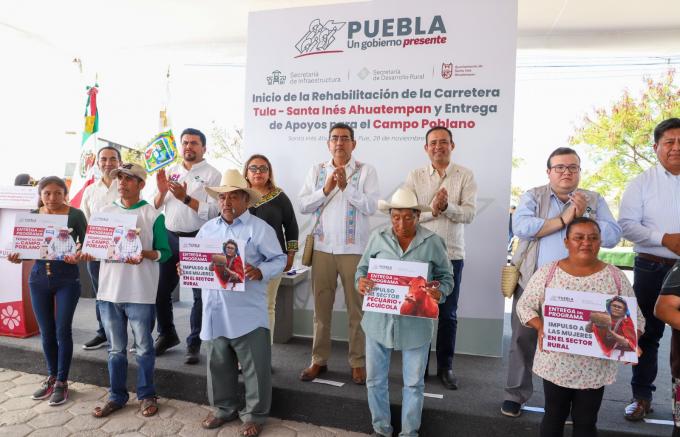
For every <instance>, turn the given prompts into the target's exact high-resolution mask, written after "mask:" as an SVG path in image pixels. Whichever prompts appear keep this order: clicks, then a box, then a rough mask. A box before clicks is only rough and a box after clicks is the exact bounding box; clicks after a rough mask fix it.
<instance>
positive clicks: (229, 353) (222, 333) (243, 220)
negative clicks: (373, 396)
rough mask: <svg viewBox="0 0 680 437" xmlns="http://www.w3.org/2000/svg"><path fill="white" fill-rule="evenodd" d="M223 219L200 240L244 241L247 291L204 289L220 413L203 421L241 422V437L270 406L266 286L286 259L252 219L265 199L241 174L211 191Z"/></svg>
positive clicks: (213, 399) (231, 173) (211, 379)
mask: <svg viewBox="0 0 680 437" xmlns="http://www.w3.org/2000/svg"><path fill="white" fill-rule="evenodd" d="M206 191H207V192H208V194H209V195H210V196H211V197H213V198H216V199H217V201H218V206H219V210H220V216H219V217H217V218H214V219H212V220H210V221H208V222H206V223H205V224H204V225H203V226H201V229H200V230H199V231H198V234H197V235H196V238H203V239H217V240H220V241H227V240H240V241H241V242H243V244H244V245H245V251H244V252H245V253H242V254H241V255H242V256H243V258H244V262H245V269H244V272H245V277H246V282H245V291H243V292H241V291H225V290H224V289H222V290H210V289H203V290H202V301H203V317H202V326H201V340H203V341H207V342H208V353H207V355H208V375H207V377H208V398H209V400H210V404H211V405H213V406H214V407H217V411H216V412H215V413H214V414H213V413H211V414H209V415H208V417H206V418H205V420H203V422H202V424H201V425H202V426H203V427H204V428H206V429H214V428H218V427H220V426H222V425H223V424H225V423H227V422H229V421H232V420H235V419H237V418H239V417H240V418H241V420H242V421H243V426H242V427H241V429H240V431H239V433H240V435H244V436H255V435H258V434H259V433H260V431H261V430H262V427H263V426H264V422H265V421H266V419H267V416H268V415H269V409H270V406H271V393H272V386H271V345H270V334H269V315H268V310H267V283H268V282H269V280H270V279H271V278H274V277H276V276H277V275H280V274H281V272H283V268H284V266H285V265H286V261H287V255H286V254H284V253H283V251H282V250H281V246H280V245H279V240H278V239H277V238H276V232H274V229H273V228H272V227H271V226H269V225H268V224H267V223H266V222H265V221H263V220H261V219H259V218H257V217H255V216H253V215H251V214H250V213H249V212H248V207H249V206H252V205H253V204H255V203H256V202H257V201H258V200H259V198H260V195H259V194H258V193H257V192H256V191H254V190H251V189H250V188H248V185H247V183H246V180H245V179H244V178H243V176H241V174H240V173H239V172H238V171H236V170H227V171H226V172H225V173H224V175H223V177H222V182H221V184H220V186H219V187H206ZM238 363H241V367H242V369H243V378H244V384H245V389H246V394H245V406H243V407H242V406H241V400H240V396H239V394H238V373H239V372H238Z"/></svg>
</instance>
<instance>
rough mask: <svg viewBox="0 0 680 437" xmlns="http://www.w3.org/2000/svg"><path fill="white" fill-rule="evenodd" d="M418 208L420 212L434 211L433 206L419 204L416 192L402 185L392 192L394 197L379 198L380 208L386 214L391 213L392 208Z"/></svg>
mask: <svg viewBox="0 0 680 437" xmlns="http://www.w3.org/2000/svg"><path fill="white" fill-rule="evenodd" d="M392 208H395V209H417V210H418V211H420V212H429V211H432V208H430V207H429V206H425V205H418V199H417V198H416V193H414V192H413V191H411V190H409V189H408V188H404V187H401V188H399V189H398V190H397V191H395V192H394V194H392V198H391V199H390V200H389V202H388V201H387V200H379V201H378V209H379V210H380V211H382V212H384V213H385V214H389V212H390V209H392Z"/></svg>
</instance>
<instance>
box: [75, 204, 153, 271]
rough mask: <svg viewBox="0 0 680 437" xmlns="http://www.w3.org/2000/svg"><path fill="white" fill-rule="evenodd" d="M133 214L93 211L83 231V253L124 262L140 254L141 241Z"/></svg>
mask: <svg viewBox="0 0 680 437" xmlns="http://www.w3.org/2000/svg"><path fill="white" fill-rule="evenodd" d="M136 226H137V216H136V215H133V214H106V213H100V212H99V213H95V214H92V216H91V217H90V221H89V223H88V224H87V231H86V232H85V243H84V244H83V253H88V254H90V255H92V256H94V257H95V258H97V259H99V260H102V261H109V262H126V261H127V260H129V259H133V258H138V257H140V256H141V254H142V241H141V240H140V238H139V230H138V229H137V227H136Z"/></svg>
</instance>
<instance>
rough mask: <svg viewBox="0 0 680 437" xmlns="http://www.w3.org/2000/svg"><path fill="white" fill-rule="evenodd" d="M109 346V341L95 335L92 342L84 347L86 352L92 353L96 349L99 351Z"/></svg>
mask: <svg viewBox="0 0 680 437" xmlns="http://www.w3.org/2000/svg"><path fill="white" fill-rule="evenodd" d="M107 344H108V341H106V338H104V337H101V336H99V335H95V337H94V338H93V339H92V340H90V341H88V342H87V343H85V344H84V345H83V349H85V350H86V351H91V350H94V349H99V348H100V347H104V346H106V345H107Z"/></svg>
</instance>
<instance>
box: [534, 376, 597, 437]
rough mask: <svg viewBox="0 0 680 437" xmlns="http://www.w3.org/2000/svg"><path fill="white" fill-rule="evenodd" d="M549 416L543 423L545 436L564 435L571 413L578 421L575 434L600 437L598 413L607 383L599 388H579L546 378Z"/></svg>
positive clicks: (547, 414) (546, 414) (558, 436)
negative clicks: (567, 386)
mask: <svg viewBox="0 0 680 437" xmlns="http://www.w3.org/2000/svg"><path fill="white" fill-rule="evenodd" d="M543 393H544V394H545V415H544V416H543V421H542V422H541V437H562V436H563V435H564V422H565V421H566V420H567V417H569V413H571V418H572V420H573V421H574V425H573V433H572V436H573V437H596V436H597V428H596V426H595V425H596V424H597V413H598V412H599V411H600V405H601V404H602V395H603V394H604V386H602V387H600V388H597V389H584V390H577V389H573V388H565V387H560V386H559V385H556V384H553V383H552V382H550V381H548V380H545V379H544V380H543Z"/></svg>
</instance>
